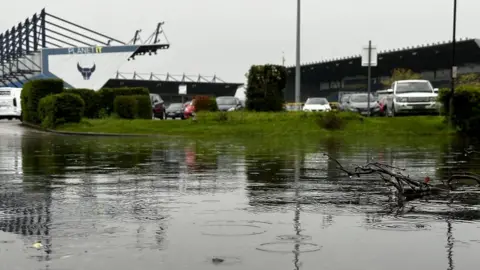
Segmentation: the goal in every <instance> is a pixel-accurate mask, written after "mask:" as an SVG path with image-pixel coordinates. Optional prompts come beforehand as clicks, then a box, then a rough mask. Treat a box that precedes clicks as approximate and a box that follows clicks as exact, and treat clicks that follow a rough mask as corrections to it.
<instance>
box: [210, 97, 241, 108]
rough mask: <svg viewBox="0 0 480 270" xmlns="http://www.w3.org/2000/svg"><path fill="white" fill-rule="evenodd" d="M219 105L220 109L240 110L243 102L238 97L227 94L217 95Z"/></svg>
mask: <svg viewBox="0 0 480 270" xmlns="http://www.w3.org/2000/svg"><path fill="white" fill-rule="evenodd" d="M216 101H217V107H218V110H219V111H224V112H225V111H228V112H231V111H238V110H241V109H243V106H242V102H241V101H240V99H239V98H237V97H231V96H225V97H217V99H216Z"/></svg>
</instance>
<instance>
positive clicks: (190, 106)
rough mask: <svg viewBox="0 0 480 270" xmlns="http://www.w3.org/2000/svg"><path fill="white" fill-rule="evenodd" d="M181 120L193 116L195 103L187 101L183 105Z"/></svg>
mask: <svg viewBox="0 0 480 270" xmlns="http://www.w3.org/2000/svg"><path fill="white" fill-rule="evenodd" d="M184 105H185V106H184V108H185V109H184V111H183V118H184V119H188V118H190V117H192V116H194V115H195V101H194V100H192V101H189V102H186V103H185V104H184Z"/></svg>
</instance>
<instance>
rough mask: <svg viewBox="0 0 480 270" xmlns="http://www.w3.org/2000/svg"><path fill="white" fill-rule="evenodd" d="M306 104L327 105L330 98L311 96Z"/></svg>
mask: <svg viewBox="0 0 480 270" xmlns="http://www.w3.org/2000/svg"><path fill="white" fill-rule="evenodd" d="M305 104H309V105H326V104H328V100H327V99H326V98H309V99H307V102H306V103H305Z"/></svg>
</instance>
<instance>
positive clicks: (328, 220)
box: [0, 121, 480, 270]
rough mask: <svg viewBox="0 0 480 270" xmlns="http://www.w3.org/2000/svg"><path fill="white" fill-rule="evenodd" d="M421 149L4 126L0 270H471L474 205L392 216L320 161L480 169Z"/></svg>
mask: <svg viewBox="0 0 480 270" xmlns="http://www.w3.org/2000/svg"><path fill="white" fill-rule="evenodd" d="M421 145H422V146H421V147H419V146H416V147H408V146H405V145H390V144H388V143H375V144H374V145H371V144H366V143H356V144H351V143H350V144H346V143H344V142H342V141H337V140H328V141H323V142H310V143H306V144H302V146H292V148H291V149H279V148H276V149H270V148H268V147H264V146H262V145H255V144H251V143H248V144H245V143H239V142H230V143H229V142H222V143H220V142H219V143H212V142H201V141H186V142H185V141H180V140H173V139H169V140H167V139H151V138H150V139H140V138H123V139H119V138H91V137H73V136H58V135H53V134H46V133H41V132H35V131H31V130H28V129H24V128H22V127H20V126H19V125H18V122H4V121H0V269H9V270H13V269H22V270H24V269H29V270H30V269H35V270H36V269H50V270H63V269H72V270H76V269H89V270H97V269H98V270H105V269H112V270H113V269H114V270H127V269H128V270H131V269H172V270H174V269H198V270H203V269H217V268H218V269H249V270H254V269H262V270H264V269H278V270H280V269H352V270H358V269H371V270H373V269H391V270H396V269H398V270H400V269H401V270H404V269H422V270H430V269H431V270H434V269H435V270H437V269H451V270H453V269H457V270H460V269H469V270H471V269H477V268H478V266H477V261H478V260H477V259H476V256H477V254H478V253H479V252H480V233H479V231H480V230H479V229H480V221H479V220H480V208H479V207H478V205H479V203H480V200H479V198H480V196H478V197H477V196H475V195H473V196H470V197H468V198H454V199H444V198H438V199H435V200H430V201H414V202H409V203H408V205H407V207H408V208H409V210H408V211H406V213H405V214H403V215H396V214H395V213H396V211H395V209H392V207H391V202H392V196H391V192H390V191H389V190H388V189H387V188H386V187H385V186H384V185H383V182H382V181H381V180H380V179H375V178H373V177H363V178H361V179H356V178H349V177H347V176H345V175H343V174H342V173H340V172H339V171H338V170H337V169H336V168H335V164H334V163H332V162H329V161H328V160H327V159H326V158H325V157H324V156H323V155H322V153H328V154H329V155H331V156H333V157H335V158H337V159H338V160H339V161H340V162H342V164H359V165H360V164H363V163H366V162H367V161H371V160H376V161H379V162H384V163H387V164H391V165H393V166H400V167H405V168H408V174H410V176H412V177H416V178H419V179H423V178H424V177H425V176H429V177H431V178H432V179H433V181H439V180H441V179H445V178H446V177H448V172H449V171H451V170H452V168H453V167H458V166H461V167H463V168H464V169H465V170H474V171H475V170H477V171H478V169H480V166H479V164H480V157H478V158H477V159H475V158H471V157H465V156H463V155H462V153H461V150H462V149H463V148H464V147H465V145H464V144H463V143H457V142H455V143H453V142H449V143H438V142H429V143H425V144H421ZM37 241H39V242H40V243H41V245H37V246H36V247H34V246H33V244H34V243H36V242H37Z"/></svg>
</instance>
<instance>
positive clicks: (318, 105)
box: [302, 97, 332, 112]
mask: <svg viewBox="0 0 480 270" xmlns="http://www.w3.org/2000/svg"><path fill="white" fill-rule="evenodd" d="M302 110H303V111H304V112H328V111H331V110H332V108H331V107H330V103H328V100H327V99H326V98H321V97H313V98H308V99H307V101H306V102H305V105H304V106H303V109H302Z"/></svg>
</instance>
